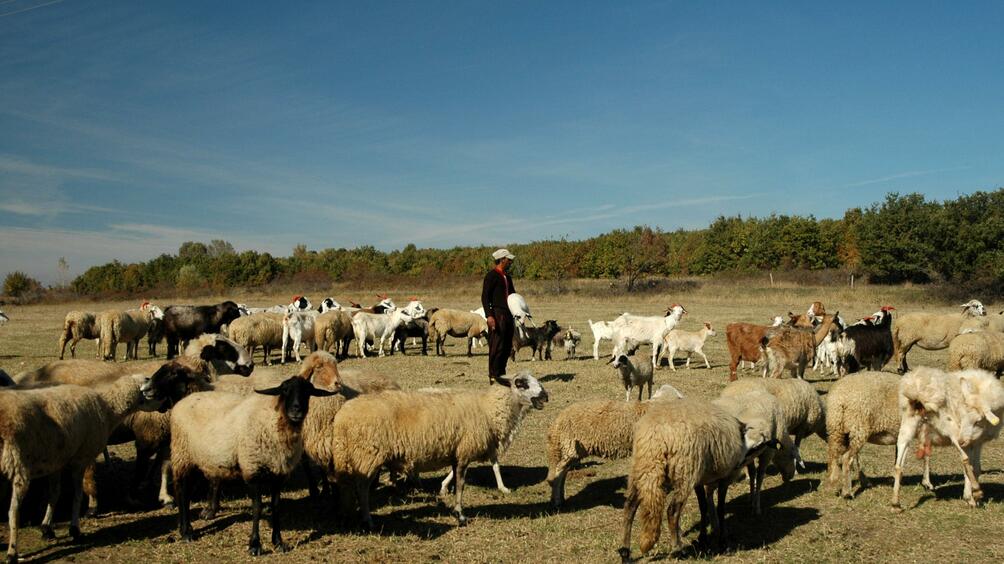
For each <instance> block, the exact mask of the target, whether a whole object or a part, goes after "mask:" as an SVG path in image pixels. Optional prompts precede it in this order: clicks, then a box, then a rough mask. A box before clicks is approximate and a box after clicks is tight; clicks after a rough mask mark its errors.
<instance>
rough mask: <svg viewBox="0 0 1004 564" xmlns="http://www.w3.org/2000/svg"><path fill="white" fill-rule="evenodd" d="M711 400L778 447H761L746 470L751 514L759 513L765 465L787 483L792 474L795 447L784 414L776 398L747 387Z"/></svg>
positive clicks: (765, 470)
mask: <svg viewBox="0 0 1004 564" xmlns="http://www.w3.org/2000/svg"><path fill="white" fill-rule="evenodd" d="M711 403H713V404H715V405H717V406H719V407H721V408H723V409H725V410H726V411H728V412H729V413H731V414H732V415H733V416H734V417H735V418H736V419H738V420H739V421H741V422H742V424H743V425H745V426H746V428H747V429H757V430H760V431H762V432H763V433H764V436H765V438H766V440H768V441H776V442H777V443H778V445H779V447H780V448H779V449H777V450H776V449H770V448H768V449H763V450H762V452H761V453H760V454H759V455H758V456H756V457H755V458H753V459H752V460H750V461H749V464H748V466H747V467H746V468H747V471H748V472H749V478H750V501H751V503H752V506H753V513H754V515H760V514H761V513H762V510H761V507H760V489H761V488H762V486H763V479H764V476H765V475H766V472H767V464H769V463H771V462H773V463H774V466H776V467H777V468H778V469H779V470H780V472H781V479H782V480H784V481H785V482H787V481H788V480H791V478H792V476H794V475H795V464H794V459H795V446H794V444H793V443H792V442H791V435H789V434H788V427H787V426H786V425H785V424H784V423H785V421H784V414H783V412H782V410H781V404H780V402H778V400H777V398H775V397H774V396H773V395H771V394H769V393H767V392H766V390H750V391H749V392H747V393H744V394H737V395H726V396H722V397H719V398H718V399H715V400H713V401H712V402H711Z"/></svg>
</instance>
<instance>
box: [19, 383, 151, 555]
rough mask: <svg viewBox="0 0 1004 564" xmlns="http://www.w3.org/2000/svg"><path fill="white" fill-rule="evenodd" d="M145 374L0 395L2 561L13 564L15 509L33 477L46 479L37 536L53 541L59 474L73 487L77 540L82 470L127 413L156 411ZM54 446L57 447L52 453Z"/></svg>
mask: <svg viewBox="0 0 1004 564" xmlns="http://www.w3.org/2000/svg"><path fill="white" fill-rule="evenodd" d="M160 390H161V388H160V387H155V386H154V385H152V383H151V382H150V381H149V380H148V379H147V377H146V376H145V375H142V374H137V375H133V376H125V377H122V378H119V379H117V380H115V381H113V382H112V383H110V384H107V385H103V386H99V387H96V388H89V387H85V386H74V385H65V386H51V387H42V388H36V389H15V390H9V391H5V392H3V393H2V394H0V421H3V422H4V423H3V424H2V425H0V472H2V473H3V475H4V477H5V478H7V480H9V481H10V484H11V500H10V513H9V522H8V526H9V529H10V540H9V542H8V544H7V561H8V562H17V559H18V554H17V541H18V539H17V537H18V524H19V517H20V504H21V502H22V501H23V500H24V496H25V493H27V490H28V483H29V482H30V481H31V480H32V479H34V478H41V477H45V476H49V500H48V507H47V508H46V512H45V518H44V519H43V520H42V525H41V528H42V537H43V538H46V539H52V538H54V534H53V532H52V520H53V516H54V512H55V504H56V501H57V500H58V499H59V485H60V475H61V472H62V471H64V470H65V471H66V472H68V473H69V475H70V477H71V480H72V482H73V487H74V492H73V494H74V495H73V509H72V514H71V517H70V536H71V537H73V538H74V539H79V538H80V502H81V500H82V498H83V490H82V487H83V477H84V470H85V469H86V468H87V467H88V466H90V465H91V464H93V463H94V458H95V457H96V456H97V455H98V454H99V453H101V451H102V450H104V448H105V445H106V443H107V442H108V436H109V435H110V434H111V432H112V430H113V429H114V428H115V427H117V426H118V425H119V423H121V422H122V419H123V418H125V416H126V415H128V414H129V413H131V412H133V411H135V410H137V409H156V408H157V407H158V406H159V403H160V400H162V399H164V396H163V395H161V393H160ZM57 445H58V448H55V447H56V446H57Z"/></svg>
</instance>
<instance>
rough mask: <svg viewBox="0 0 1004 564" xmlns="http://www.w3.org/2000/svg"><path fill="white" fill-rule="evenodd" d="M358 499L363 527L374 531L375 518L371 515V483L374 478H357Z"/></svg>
mask: <svg viewBox="0 0 1004 564" xmlns="http://www.w3.org/2000/svg"><path fill="white" fill-rule="evenodd" d="M354 481H355V485H356V499H357V500H358V502H359V513H360V516H361V517H362V520H363V525H364V526H365V527H366V528H368V529H370V530H372V529H373V516H372V515H370V482H371V481H372V478H356V479H355V480H354Z"/></svg>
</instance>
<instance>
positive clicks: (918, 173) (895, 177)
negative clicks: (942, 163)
mask: <svg viewBox="0 0 1004 564" xmlns="http://www.w3.org/2000/svg"><path fill="white" fill-rule="evenodd" d="M970 168H972V167H968V166H954V167H949V168H934V169H929V170H909V171H906V172H899V173H896V174H890V175H888V176H880V177H879V178H870V179H868V180H861V181H858V182H852V183H850V184H844V188H856V187H858V186H867V185H869V184H881V183H882V182H888V181H890V180H899V179H901V178H915V177H918V176H927V175H929V174H938V173H941V172H954V171H958V170H969V169H970Z"/></svg>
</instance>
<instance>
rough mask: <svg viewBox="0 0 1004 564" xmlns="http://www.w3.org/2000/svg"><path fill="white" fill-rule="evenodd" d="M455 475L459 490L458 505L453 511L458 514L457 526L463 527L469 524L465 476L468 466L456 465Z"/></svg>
mask: <svg viewBox="0 0 1004 564" xmlns="http://www.w3.org/2000/svg"><path fill="white" fill-rule="evenodd" d="M453 473H454V475H455V476H454V479H455V480H456V485H455V488H456V490H457V503H456V505H454V507H453V510H454V511H456V512H457V525H459V526H461V527H463V526H464V525H466V524H467V517H464V475H465V474H466V473H467V464H464V463H461V462H458V463H456V464H455V465H454V466H453Z"/></svg>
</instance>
